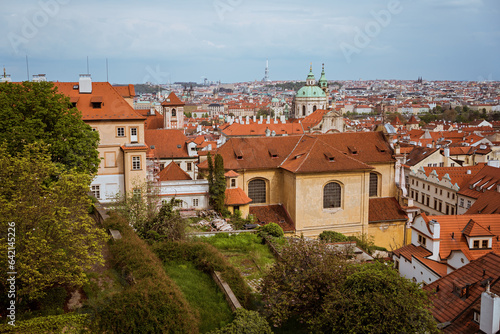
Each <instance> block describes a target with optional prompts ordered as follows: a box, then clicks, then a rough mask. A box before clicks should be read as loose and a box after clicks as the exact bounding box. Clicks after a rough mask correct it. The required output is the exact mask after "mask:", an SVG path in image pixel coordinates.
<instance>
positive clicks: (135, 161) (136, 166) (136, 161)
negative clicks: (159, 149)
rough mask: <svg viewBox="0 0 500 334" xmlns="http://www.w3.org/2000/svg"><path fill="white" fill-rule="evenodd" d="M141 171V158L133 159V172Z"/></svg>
mask: <svg viewBox="0 0 500 334" xmlns="http://www.w3.org/2000/svg"><path fill="white" fill-rule="evenodd" d="M140 169H141V157H132V170H140Z"/></svg>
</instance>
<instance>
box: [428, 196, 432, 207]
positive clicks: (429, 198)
mask: <svg viewBox="0 0 500 334" xmlns="http://www.w3.org/2000/svg"><path fill="white" fill-rule="evenodd" d="M430 200H431V197H430V196H427V206H429V202H430Z"/></svg>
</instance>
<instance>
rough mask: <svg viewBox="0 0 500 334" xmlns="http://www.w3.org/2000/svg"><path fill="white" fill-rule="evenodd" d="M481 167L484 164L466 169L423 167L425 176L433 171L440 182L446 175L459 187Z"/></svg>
mask: <svg viewBox="0 0 500 334" xmlns="http://www.w3.org/2000/svg"><path fill="white" fill-rule="evenodd" d="M483 167H484V164H479V165H476V166H467V167H424V171H425V175H427V176H429V175H430V174H431V173H432V172H433V171H435V172H436V174H437V175H438V177H439V179H440V180H442V179H443V176H445V175H446V174H448V176H449V177H450V181H451V183H453V184H455V183H456V184H457V185H458V186H461V185H462V184H463V183H464V182H467V181H468V180H470V179H471V178H473V177H474V176H475V175H476V173H478V172H479V171H480V170H481V169H482V168H483ZM469 172H470V173H469Z"/></svg>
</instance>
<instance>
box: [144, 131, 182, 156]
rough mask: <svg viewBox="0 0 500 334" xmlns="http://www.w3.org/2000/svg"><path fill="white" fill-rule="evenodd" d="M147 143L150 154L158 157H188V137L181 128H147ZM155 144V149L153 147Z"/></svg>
mask: <svg viewBox="0 0 500 334" xmlns="http://www.w3.org/2000/svg"><path fill="white" fill-rule="evenodd" d="M145 138H146V139H145V140H146V144H147V145H148V146H149V147H150V150H149V151H148V155H152V156H154V157H156V158H188V157H189V154H188V152H187V147H186V141H187V137H186V136H185V135H184V134H183V133H182V131H181V130H168V129H158V130H146V131H145ZM151 146H154V147H155V148H154V149H151Z"/></svg>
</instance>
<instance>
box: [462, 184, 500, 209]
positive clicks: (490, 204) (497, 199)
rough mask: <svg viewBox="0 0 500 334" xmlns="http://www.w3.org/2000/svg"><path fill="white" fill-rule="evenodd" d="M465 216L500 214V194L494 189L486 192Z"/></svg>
mask: <svg viewBox="0 0 500 334" xmlns="http://www.w3.org/2000/svg"><path fill="white" fill-rule="evenodd" d="M465 214H467V215H473V214H500V192H498V191H497V190H493V189H492V190H488V191H486V192H484V193H483V194H482V195H480V196H479V198H478V199H477V200H476V201H475V202H474V204H472V206H471V207H470V208H469V210H467V212H466V213H465Z"/></svg>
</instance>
